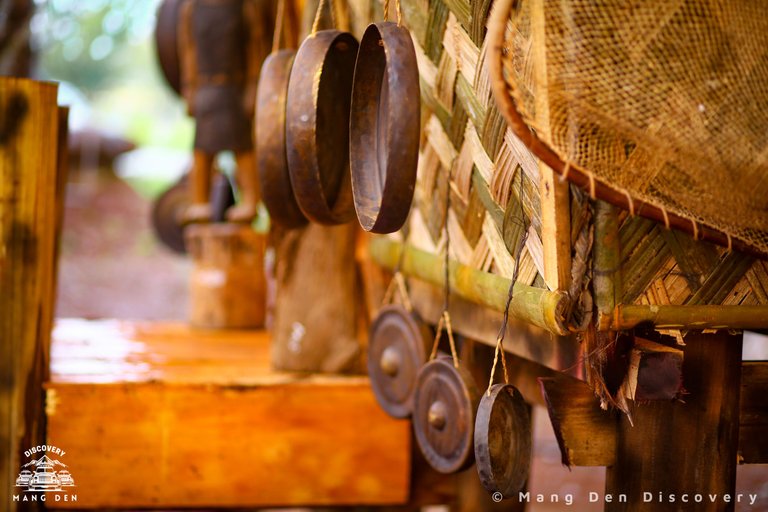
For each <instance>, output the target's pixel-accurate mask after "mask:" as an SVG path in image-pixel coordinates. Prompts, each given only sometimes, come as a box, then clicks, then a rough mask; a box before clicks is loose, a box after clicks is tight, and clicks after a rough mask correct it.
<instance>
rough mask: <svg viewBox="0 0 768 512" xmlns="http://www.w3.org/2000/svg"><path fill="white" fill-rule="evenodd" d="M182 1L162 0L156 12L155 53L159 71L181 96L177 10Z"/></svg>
mask: <svg viewBox="0 0 768 512" xmlns="http://www.w3.org/2000/svg"><path fill="white" fill-rule="evenodd" d="M182 3H183V2H182V0H163V1H162V2H161V3H160V7H159V8H158V10H157V25H156V26H155V51H156V53H157V60H158V62H159V64H160V69H161V70H162V72H163V76H164V77H165V79H166V81H167V82H168V85H170V86H171V89H173V90H174V91H176V93H177V94H181V67H180V65H179V39H178V30H179V28H178V27H179V10H180V9H181V4H182Z"/></svg>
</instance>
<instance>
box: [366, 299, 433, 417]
mask: <svg viewBox="0 0 768 512" xmlns="http://www.w3.org/2000/svg"><path fill="white" fill-rule="evenodd" d="M431 342H432V333H431V331H430V329H429V327H428V326H427V325H426V324H425V323H424V322H423V321H421V320H420V319H419V318H418V317H417V316H416V314H415V313H409V312H408V310H406V309H405V308H404V307H403V306H400V305H398V304H390V305H388V306H384V307H383V308H381V310H380V311H379V314H378V315H377V316H376V319H375V320H374V321H373V323H372V324H371V329H370V336H369V340H368V375H369V376H370V379H371V387H372V388H373V393H374V395H376V400H378V402H379V405H381V408H382V409H384V410H385V411H386V412H387V414H389V415H390V416H392V417H394V418H407V417H408V416H410V415H411V412H412V411H413V397H414V394H415V392H416V377H417V375H418V373H419V369H421V367H422V366H424V363H425V362H426V361H427V352H428V349H429V345H430V343H431Z"/></svg>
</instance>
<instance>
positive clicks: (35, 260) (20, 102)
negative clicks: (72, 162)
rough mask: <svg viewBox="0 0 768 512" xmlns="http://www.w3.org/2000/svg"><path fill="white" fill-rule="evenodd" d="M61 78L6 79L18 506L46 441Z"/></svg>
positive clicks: (5, 365)
mask: <svg viewBox="0 0 768 512" xmlns="http://www.w3.org/2000/svg"><path fill="white" fill-rule="evenodd" d="M56 93H57V87H56V85H55V84H53V83H42V82H34V81H32V80H27V79H20V78H6V77H3V78H0V290H2V293H0V453H2V454H3V456H2V457H0V509H2V510H16V507H17V505H18V504H16V503H14V502H13V498H12V495H13V494H14V493H15V490H16V488H15V484H16V476H17V475H18V472H19V470H20V461H21V455H22V453H23V452H24V450H28V449H29V448H30V447H31V446H36V445H37V444H40V442H41V441H43V439H44V430H43V429H44V424H45V423H44V416H43V396H44V395H43V389H42V382H43V379H44V377H45V375H46V369H47V367H48V359H47V354H48V348H47V346H46V343H47V333H46V326H50V316H51V315H52V314H53V304H52V302H53V275H54V256H55V250H54V243H55V239H56V234H55V232H56V226H57V220H56V212H57V209H58V205H57V203H56V184H57V170H58V156H59V152H58V148H59V145H58V141H59V125H60V123H59V120H60V118H59V111H58V108H57V106H56Z"/></svg>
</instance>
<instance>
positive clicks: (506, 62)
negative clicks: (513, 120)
mask: <svg viewBox="0 0 768 512" xmlns="http://www.w3.org/2000/svg"><path fill="white" fill-rule="evenodd" d="M507 19H508V23H507V25H506V33H505V34H504V44H503V47H504V54H503V70H504V72H503V75H504V79H505V81H506V83H507V86H508V90H509V94H510V95H511V96H512V98H513V100H514V104H515V106H516V108H517V110H518V112H519V114H520V115H521V117H522V119H523V121H524V122H525V123H526V124H527V125H528V126H529V127H531V128H532V129H533V130H534V131H535V133H536V135H537V136H538V138H539V139H540V140H541V141H542V142H544V143H545V144H546V145H547V146H549V148H551V149H552V150H553V151H554V152H555V153H556V155H557V156H558V157H559V158H560V160H561V161H562V162H564V164H565V169H566V172H567V170H569V169H571V170H573V169H575V170H576V171H580V172H581V171H583V172H584V173H587V175H588V176H590V177H594V179H596V180H598V181H600V182H602V183H603V184H606V185H608V187H609V188H611V189H613V190H614V191H615V192H616V193H617V194H621V195H624V196H626V197H627V206H630V207H631V205H632V202H633V201H636V200H639V201H643V202H646V203H648V204H649V205H652V206H656V207H658V208H659V209H660V210H661V212H662V213H663V217H664V218H665V219H667V220H668V217H669V216H676V217H680V218H682V219H686V220H687V221H688V222H689V223H690V231H692V232H693V233H694V234H697V233H698V230H699V226H698V225H699V224H701V225H705V226H710V227H712V228H714V229H715V230H718V231H721V232H722V233H725V234H726V235H727V236H728V237H729V238H730V237H732V238H734V239H737V240H741V241H743V242H746V243H747V244H748V245H750V246H752V247H753V248H755V249H756V250H757V251H758V252H761V253H763V254H768V114H767V113H766V112H768V17H767V16H765V12H764V6H763V5H761V4H760V3H759V2H751V1H747V0H709V1H707V0H682V1H669V2H668V1H649V2H640V3H638V2H608V3H605V2H601V3H599V4H597V3H594V2H591V1H588V0H570V1H568V2H544V1H543V0H522V1H519V2H516V3H515V4H514V5H513V6H512V8H511V10H510V11H509V14H508V15H507ZM598 195H599V194H598Z"/></svg>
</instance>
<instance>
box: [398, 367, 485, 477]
mask: <svg viewBox="0 0 768 512" xmlns="http://www.w3.org/2000/svg"><path fill="white" fill-rule="evenodd" d="M416 385H417V388H416V395H415V397H414V404H413V421H412V422H413V430H414V434H415V437H416V442H417V443H418V445H419V449H420V450H421V453H422V454H423V455H424V458H425V459H426V460H427V462H428V463H429V465H430V466H432V467H433V468H434V469H435V470H436V471H438V472H440V473H455V472H457V471H461V470H462V469H466V468H468V467H469V466H471V465H472V463H473V462H474V454H475V453H474V449H473V446H474V445H473V437H474V426H475V412H476V411H477V404H478V402H479V400H480V392H479V391H478V389H477V385H476V384H475V381H474V379H473V377H472V375H471V374H470V373H469V372H468V371H467V370H466V369H464V368H463V367H459V368H455V367H454V366H453V359H452V358H451V357H449V356H443V355H441V356H439V357H438V358H437V359H434V360H432V361H430V362H428V363H427V364H425V365H424V366H423V367H422V369H421V370H420V371H419V376H418V379H417V384H416ZM440 402H442V405H441V406H440V407H438V406H439V405H440ZM440 414H442V415H443V416H444V419H443V421H440Z"/></svg>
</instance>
